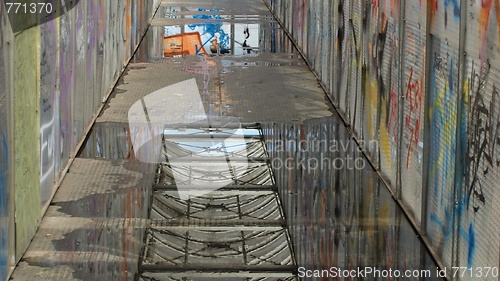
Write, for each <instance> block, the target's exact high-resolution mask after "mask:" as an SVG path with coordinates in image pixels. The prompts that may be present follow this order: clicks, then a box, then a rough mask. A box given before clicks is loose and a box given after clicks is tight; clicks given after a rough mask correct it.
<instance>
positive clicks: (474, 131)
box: [458, 57, 500, 280]
mask: <svg viewBox="0 0 500 281" xmlns="http://www.w3.org/2000/svg"><path fill="white" fill-rule="evenodd" d="M465 67H466V73H465V75H466V76H465V78H466V81H465V87H464V91H465V93H464V94H465V100H464V114H465V116H466V119H465V121H464V122H462V124H463V126H464V127H465V128H466V130H464V131H465V132H466V133H465V134H464V135H463V139H462V140H461V142H462V143H465V144H467V147H468V151H467V152H466V158H465V159H466V160H465V162H466V163H465V164H466V167H467V170H466V171H465V173H466V174H465V178H464V181H463V182H462V183H461V185H460V186H459V188H461V189H462V199H461V201H460V205H459V207H460V211H461V212H460V226H459V233H460V235H459V237H458V251H459V253H458V257H459V264H460V266H468V267H480V266H492V267H493V266H497V265H498V264H499V263H500V260H499V258H500V257H499V256H498V253H496V252H495V251H492V249H500V241H499V239H498V237H495V235H494V234H495V233H496V234H498V233H500V225H499V224H498V223H494V222H495V221H497V219H496V218H498V217H499V216H500V207H499V205H498V200H499V199H500V195H499V192H498V183H499V182H500V165H499V163H500V145H499V143H500V141H499V139H498V138H499V136H500V96H499V93H500V90H499V88H498V81H500V70H499V68H493V66H491V65H488V64H485V63H481V61H480V60H479V59H474V58H471V57H467V58H466V61H465ZM497 236H498V235H497ZM483 264H484V265H483ZM473 279H474V278H469V280H473ZM491 280H493V279H491Z"/></svg>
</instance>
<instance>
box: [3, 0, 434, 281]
mask: <svg viewBox="0 0 500 281" xmlns="http://www.w3.org/2000/svg"><path fill="white" fill-rule="evenodd" d="M319 131H321V132H324V134H318V132H319ZM305 136H310V137H311V138H313V139H318V140H319V139H321V138H324V137H328V138H336V139H339V140H345V141H349V140H350V138H349V136H348V134H347V132H346V130H345V128H343V125H342V123H341V122H340V118H338V116H337V115H336V114H335V113H334V111H333V109H332V107H331V105H330V103H329V101H328V100H327V98H326V95H325V93H324V92H323V90H322V89H321V87H320V85H319V84H318V82H317V80H316V79H315V77H314V75H313V74H312V72H311V71H310V70H309V68H308V67H307V65H306V63H305V62H304V60H303V59H302V58H301V57H300V55H299V54H298V53H297V52H296V50H295V49H294V47H293V44H292V43H291V42H290V40H289V39H288V38H287V36H286V35H285V33H284V32H283V30H282V29H281V27H280V26H279V25H278V24H277V22H276V21H274V19H273V17H272V16H271V14H270V12H269V11H268V9H267V7H266V6H265V5H264V3H263V2H262V1H259V0H253V1H246V2H245V5H242V4H241V2H240V1H229V0H218V1H215V0H214V1H197V0H191V1H163V2H162V6H161V7H160V9H159V11H158V13H157V15H156V17H155V19H154V20H153V22H152V26H151V27H150V28H149V30H148V32H147V34H146V36H145V38H144V40H143V42H142V43H141V45H140V47H139V49H138V51H137V53H136V55H135V56H134V58H133V60H132V63H131V64H130V65H129V66H128V67H127V69H126V72H125V74H124V75H123V77H122V79H121V80H120V82H119V84H118V85H117V87H116V88H115V89H114V92H113V94H112V97H111V98H110V100H109V102H108V104H107V107H106V108H105V110H104V112H103V113H102V114H101V115H100V116H99V118H98V119H97V121H96V124H95V125H94V128H93V130H92V132H91V134H90V135H89V138H88V140H87V142H86V144H85V147H84V148H83V149H82V151H81V153H80V155H79V157H78V158H77V159H76V160H75V162H74V164H73V166H72V167H71V169H70V171H69V173H68V175H67V176H66V178H65V179H64V181H63V183H62V185H61V187H60V189H59V190H58V192H57V193H56V196H55V198H54V200H53V201H52V204H51V205H50V207H49V209H48V211H47V214H46V215H45V217H44V218H43V221H42V223H41V226H40V229H39V231H38V232H37V234H36V237H35V238H34V240H33V242H32V244H31V245H30V247H29V249H28V251H27V252H26V254H25V256H24V257H23V259H22V260H21V262H20V264H19V265H18V267H17V268H16V270H15V272H14V274H13V277H12V279H13V280H33V279H37V280H297V279H298V278H299V277H298V275H299V273H300V271H298V269H299V268H300V267H307V268H309V269H313V268H316V269H329V268H330V267H333V266H337V267H339V268H345V269H348V268H354V267H356V266H377V267H380V268H389V267H391V268H399V269H412V270H423V269H431V268H432V269H433V270H435V268H436V266H435V263H434V261H433V260H432V258H431V257H430V255H429V253H428V252H427V251H426V249H425V247H423V245H422V244H421V242H420V240H419V239H418V237H417V236H416V234H415V232H414V231H413V229H412V227H411V224H410V223H409V222H408V220H407V219H406V218H405V217H404V215H403V214H402V212H401V210H399V209H398V208H397V205H396V203H395V202H394V201H393V199H392V197H391V195H390V193H389V192H388V191H387V188H386V187H385V186H384V185H383V183H382V182H381V181H380V179H378V176H377V174H376V173H375V172H374V171H372V170H371V167H370V166H369V165H367V166H366V167H363V169H358V171H350V170H349V169H343V170H339V169H337V170H335V169H325V170H321V169H320V170H318V169H317V168H316V169H309V168H306V169H305V168H304V167H303V166H300V165H298V166H295V167H294V168H293V169H286V168H283V165H281V166H279V167H278V166H277V165H276V163H278V162H280V163H282V164H283V163H288V162H290V161H292V162H293V161H297V163H299V162H300V159H302V158H303V157H304V152H303V151H302V150H300V149H297V148H298V147H299V146H297V145H293V144H296V143H298V142H299V140H300V139H303V138H305ZM277 144H282V145H283V144H284V145H285V146H288V148H287V149H285V150H281V149H279V147H278V146H277ZM321 152H322V151H321V150H315V151H310V153H308V156H307V157H310V158H313V157H316V156H319V155H320V154H321ZM315 153H316V154H317V155H315ZM338 153H340V154H342V153H344V154H349V153H352V154H353V157H357V158H360V159H364V158H363V156H362V155H361V154H359V153H358V154H355V153H357V152H356V151H355V150H353V151H344V152H338ZM340 154H339V155H331V157H332V158H334V157H343V159H345V158H346V155H343V154H342V155H340ZM364 160H366V159H364ZM287 161H288V162H287ZM368 199H370V200H368ZM361 205H363V206H364V207H363V206H361ZM369 279H370V278H369ZM373 279H379V280H385V279H383V278H373ZM430 279H433V278H430ZM318 280H319V279H318ZM323 280H329V279H328V278H326V279H323ZM367 280H368V279H367ZM410 280H412V278H410Z"/></svg>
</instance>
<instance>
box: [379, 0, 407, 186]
mask: <svg viewBox="0 0 500 281" xmlns="http://www.w3.org/2000/svg"><path fill="white" fill-rule="evenodd" d="M382 3H383V6H382V7H381V17H380V19H381V20H380V22H379V36H378V38H379V39H378V47H377V49H376V51H377V54H376V66H377V67H376V68H377V73H378V83H379V89H380V91H381V93H380V102H381V106H380V115H379V125H378V128H379V139H378V140H379V149H380V170H381V172H382V174H383V176H384V177H385V178H386V180H388V183H389V184H390V186H391V188H393V189H394V188H395V187H396V178H397V170H398V168H397V161H398V159H397V157H398V155H397V153H398V143H399V135H398V133H399V125H400V124H401V121H400V120H399V109H400V106H401V103H400V98H399V94H398V93H400V82H401V74H400V71H399V69H400V67H401V61H400V56H399V52H400V45H401V42H400V39H399V37H400V36H401V29H400V25H401V22H400V3H399V1H389V0H386V1H383V2H382ZM384 19H385V20H384ZM372 155H373V153H372Z"/></svg>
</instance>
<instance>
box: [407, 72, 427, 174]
mask: <svg viewBox="0 0 500 281" xmlns="http://www.w3.org/2000/svg"><path fill="white" fill-rule="evenodd" d="M421 84H422V83H421V82H420V81H418V80H413V67H412V68H411V69H410V78H409V79H408V86H407V87H406V101H407V102H408V101H409V102H410V112H409V113H408V115H407V116H406V120H405V121H406V122H405V125H406V129H410V132H411V138H410V143H409V147H408V154H407V156H406V169H408V167H409V160H410V155H411V150H412V146H413V144H417V145H418V141H419V136H420V118H421V114H420V111H421V109H422V100H423V96H422V85H421ZM413 119H414V121H413Z"/></svg>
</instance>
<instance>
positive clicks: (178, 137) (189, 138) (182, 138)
mask: <svg viewBox="0 0 500 281" xmlns="http://www.w3.org/2000/svg"><path fill="white" fill-rule="evenodd" d="M163 138H164V139H165V141H166V142H174V143H179V142H200V141H213V139H222V141H224V142H242V141H241V140H242V139H245V140H262V136H257V135H233V133H227V134H220V133H219V134H209V133H199V134H197V135H195V134H192V135H191V134H163Z"/></svg>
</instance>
